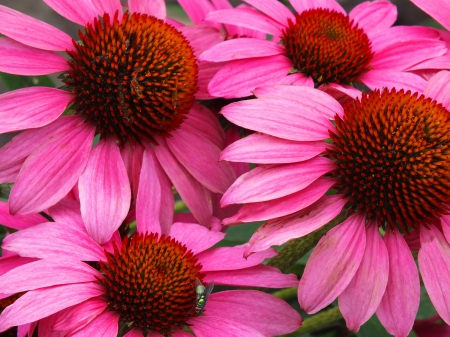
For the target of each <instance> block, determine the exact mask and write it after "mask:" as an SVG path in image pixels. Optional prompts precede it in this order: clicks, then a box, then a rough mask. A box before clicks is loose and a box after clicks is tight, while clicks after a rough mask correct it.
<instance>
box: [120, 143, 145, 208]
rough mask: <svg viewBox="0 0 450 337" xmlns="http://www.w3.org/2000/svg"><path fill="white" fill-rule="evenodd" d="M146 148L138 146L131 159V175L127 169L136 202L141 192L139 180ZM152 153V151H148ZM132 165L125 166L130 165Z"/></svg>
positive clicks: (135, 147)
mask: <svg viewBox="0 0 450 337" xmlns="http://www.w3.org/2000/svg"><path fill="white" fill-rule="evenodd" d="M144 150H145V148H144V146H142V145H141V144H139V145H138V144H136V145H135V146H134V149H133V153H132V157H131V171H130V172H131V173H129V172H128V168H127V174H128V175H129V180H130V185H131V188H132V189H133V191H132V192H133V197H134V199H135V200H136V199H137V193H138V191H139V180H140V178H141V169H142V160H143V158H144ZM147 150H148V151H150V149H147ZM129 164H130V163H127V164H125V162H124V165H125V167H126V165H129Z"/></svg>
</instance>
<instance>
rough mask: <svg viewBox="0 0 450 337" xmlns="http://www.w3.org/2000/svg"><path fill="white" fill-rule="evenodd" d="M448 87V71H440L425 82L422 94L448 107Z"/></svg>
mask: <svg viewBox="0 0 450 337" xmlns="http://www.w3.org/2000/svg"><path fill="white" fill-rule="evenodd" d="M449 88H450V72H449V71H440V72H438V73H437V74H436V75H434V76H433V77H432V78H430V80H429V81H428V83H427V86H426V87H425V90H424V91H423V94H424V95H425V96H427V97H431V98H433V99H435V100H436V101H438V102H439V103H442V105H443V106H444V107H445V108H446V109H447V110H449V109H450V96H449V95H448V90H449Z"/></svg>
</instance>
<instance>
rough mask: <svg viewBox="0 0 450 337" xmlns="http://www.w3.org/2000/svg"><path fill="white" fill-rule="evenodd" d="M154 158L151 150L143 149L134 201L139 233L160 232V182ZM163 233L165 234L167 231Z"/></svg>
mask: <svg viewBox="0 0 450 337" xmlns="http://www.w3.org/2000/svg"><path fill="white" fill-rule="evenodd" d="M155 159H156V158H154V154H153V153H152V152H150V151H149V150H145V151H144V157H143V160H142V168H141V177H140V180H139V190H138V194H137V201H136V223H137V230H138V232H139V233H157V234H162V231H161V224H160V223H159V209H160V207H161V184H160V183H159V178H158V174H157V173H156V168H155ZM164 234H166V235H167V234H168V232H167V233H164Z"/></svg>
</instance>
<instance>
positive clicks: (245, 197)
mask: <svg viewBox="0 0 450 337" xmlns="http://www.w3.org/2000/svg"><path fill="white" fill-rule="evenodd" d="M334 167H335V166H334V164H333V162H332V161H331V160H329V159H327V158H325V157H315V158H312V159H310V160H308V161H304V162H300V163H293V164H285V165H279V166H273V167H257V168H255V169H253V170H251V171H250V172H248V173H246V174H243V175H242V176H240V177H239V178H238V179H237V180H236V181H235V182H234V183H233V185H231V187H230V188H229V189H228V190H227V191H226V192H225V194H224V195H223V197H222V200H221V205H222V206H227V205H230V204H244V203H249V202H262V201H267V200H273V199H277V198H281V197H284V196H286V195H289V194H292V193H295V192H298V191H301V190H302V189H304V188H306V187H307V186H309V185H310V184H311V183H313V182H314V181H315V180H316V179H317V178H319V177H321V176H323V175H324V174H326V173H327V172H330V171H332V170H333V169H334Z"/></svg>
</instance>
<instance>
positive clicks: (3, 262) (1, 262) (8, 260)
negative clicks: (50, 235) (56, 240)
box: [0, 252, 36, 275]
mask: <svg viewBox="0 0 450 337" xmlns="http://www.w3.org/2000/svg"><path fill="white" fill-rule="evenodd" d="M3 254H4V252H3ZM34 261H36V259H35V258H28V257H22V256H19V255H16V254H14V255H10V256H4V255H3V256H2V257H0V275H3V274H5V273H7V272H8V271H10V270H12V269H14V268H17V267H19V266H22V265H24V264H27V263H30V262H34Z"/></svg>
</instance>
